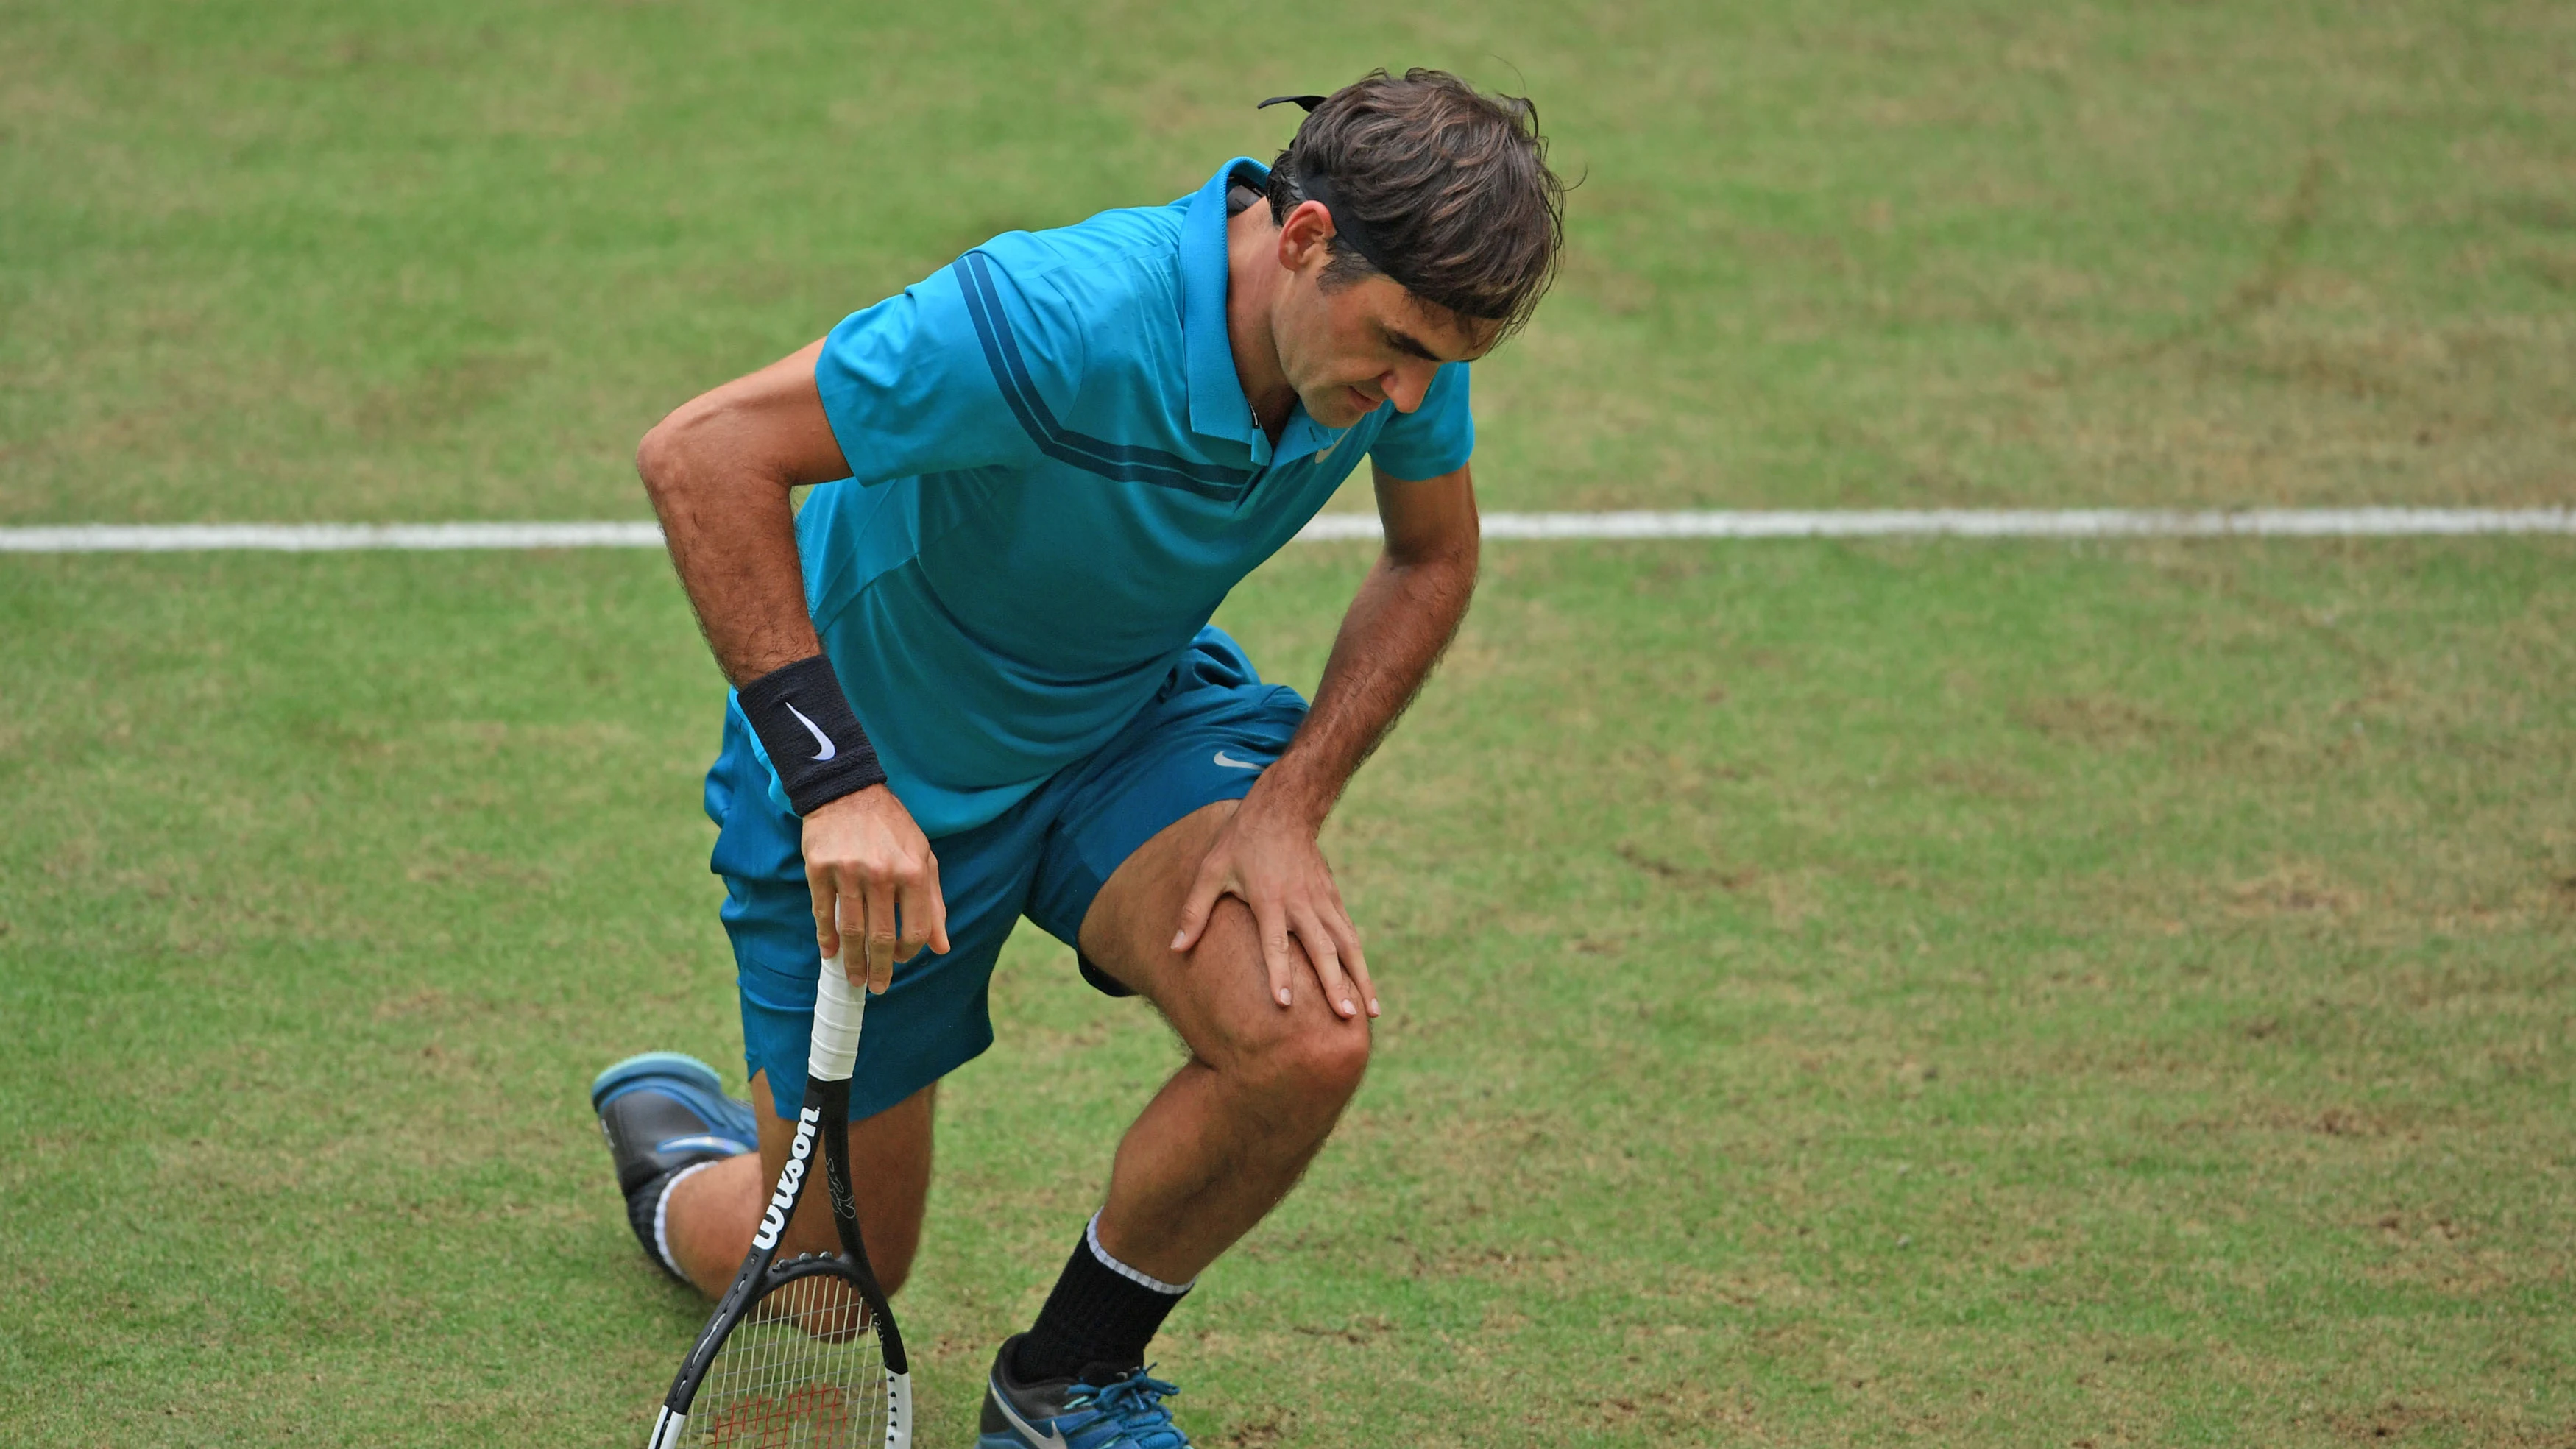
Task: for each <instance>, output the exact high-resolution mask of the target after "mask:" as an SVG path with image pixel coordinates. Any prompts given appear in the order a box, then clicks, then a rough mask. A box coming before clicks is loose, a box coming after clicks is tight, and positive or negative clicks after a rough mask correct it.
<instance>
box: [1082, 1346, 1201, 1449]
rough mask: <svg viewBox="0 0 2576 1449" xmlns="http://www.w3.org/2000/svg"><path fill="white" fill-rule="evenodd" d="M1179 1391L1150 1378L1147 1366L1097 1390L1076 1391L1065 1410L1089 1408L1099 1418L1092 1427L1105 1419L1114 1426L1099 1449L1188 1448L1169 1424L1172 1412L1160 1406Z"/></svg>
mask: <svg viewBox="0 0 2576 1449" xmlns="http://www.w3.org/2000/svg"><path fill="white" fill-rule="evenodd" d="M1180 1391H1181V1389H1180V1385H1178V1384H1171V1383H1165V1382H1164V1381H1163V1380H1161V1379H1158V1378H1156V1377H1154V1371H1153V1367H1152V1366H1151V1365H1147V1366H1146V1367H1144V1368H1140V1369H1138V1370H1136V1371H1135V1372H1134V1373H1132V1374H1129V1375H1127V1376H1126V1377H1125V1378H1122V1379H1116V1380H1113V1381H1111V1382H1109V1383H1107V1384H1104V1385H1102V1386H1100V1387H1099V1388H1096V1389H1086V1390H1082V1391H1077V1392H1076V1394H1075V1395H1074V1397H1073V1398H1072V1399H1070V1400H1068V1401H1067V1402H1066V1404H1065V1407H1066V1408H1068V1409H1071V1408H1087V1409H1090V1410H1092V1411H1093V1412H1094V1413H1095V1414H1097V1415H1098V1416H1099V1418H1097V1419H1095V1420H1093V1421H1092V1422H1093V1423H1094V1424H1097V1423H1100V1422H1101V1421H1103V1420H1105V1421H1107V1422H1109V1423H1111V1424H1114V1425H1116V1426H1117V1429H1118V1432H1117V1434H1116V1435H1115V1436H1113V1437H1112V1438H1110V1439H1109V1440H1107V1441H1106V1442H1105V1443H1104V1444H1103V1445H1102V1449H1109V1446H1111V1445H1116V1446H1119V1449H1124V1446H1127V1445H1131V1444H1132V1445H1134V1446H1135V1449H1190V1439H1189V1436H1188V1435H1186V1434H1184V1433H1182V1432H1181V1430H1180V1426H1179V1425H1177V1424H1174V1423H1173V1422H1172V1411H1171V1410H1170V1409H1167V1408H1165V1407H1163V1400H1165V1399H1168V1398H1170V1397H1172V1396H1173V1395H1175V1394H1177V1393H1179V1392H1180ZM1085 1427H1089V1426H1088V1425H1086V1426H1085Z"/></svg>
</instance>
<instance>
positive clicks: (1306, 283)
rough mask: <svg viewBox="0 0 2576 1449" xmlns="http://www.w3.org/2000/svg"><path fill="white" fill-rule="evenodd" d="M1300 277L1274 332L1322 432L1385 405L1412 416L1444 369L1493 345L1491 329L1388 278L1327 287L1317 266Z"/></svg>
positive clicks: (1282, 362)
mask: <svg viewBox="0 0 2576 1449" xmlns="http://www.w3.org/2000/svg"><path fill="white" fill-rule="evenodd" d="M1295 272H1296V275H1294V276H1293V277H1291V278H1290V279H1289V283H1288V286H1287V287H1286V289H1285V290H1284V291H1283V292H1282V293H1281V295H1280V298H1279V306H1278V310H1277V311H1276V312H1275V313H1274V314H1273V318H1272V324H1271V325H1272V333H1273V336H1274V338H1275V340H1276V342H1277V345H1278V348H1279V366H1280V370H1281V371H1283V372H1285V373H1286V374H1287V375H1288V382H1289V385H1290V386H1292V387H1294V388H1296V389H1297V397H1298V400H1299V401H1301V402H1303V403H1304V404H1305V405H1306V413H1307V415H1308V416H1309V417H1312V418H1313V419H1314V420H1315V421H1316V422H1319V423H1321V424H1323V425H1324V426H1325V427H1328V428H1347V427H1349V426H1351V425H1352V424H1353V423H1356V422H1358V421H1359V420H1360V419H1361V418H1363V417H1366V416H1367V415H1368V414H1369V412H1370V411H1371V410H1372V409H1374V408H1376V407H1377V405H1378V404H1379V403H1382V402H1392V403H1394V404H1395V410H1396V411H1397V412H1402V413H1409V412H1411V411H1413V410H1414V409H1415V408H1417V407H1420V406H1421V405H1422V395H1423V394H1424V393H1425V392H1427V391H1428V390H1429V389H1430V387H1431V375H1432V374H1433V373H1434V372H1436V371H1437V370H1438V369H1439V367H1440V364H1442V363H1444V362H1467V361H1473V360H1474V359H1476V358H1478V357H1482V356H1484V355H1485V353H1486V352H1487V351H1489V350H1490V349H1491V348H1492V347H1493V345H1494V342H1495V340H1496V339H1495V335H1494V334H1495V332H1496V330H1497V329H1496V328H1495V327H1494V326H1493V324H1491V323H1480V322H1474V321H1469V320H1466V319H1461V318H1459V317H1457V316H1455V315H1454V314H1451V313H1449V312H1447V311H1445V310H1443V309H1441V308H1437V307H1432V306H1428V305H1426V304H1424V303H1423V302H1421V301H1419V300H1417V299H1416V298H1415V297H1414V295H1413V294H1412V293H1410V292H1407V291H1406V290H1404V288H1402V287H1400V286H1398V285H1396V284H1395V283H1394V282H1392V281H1389V280H1388V279H1386V278H1385V277H1382V276H1374V275H1372V276H1370V277H1368V278H1366V279H1365V280H1362V281H1359V282H1354V283H1351V284H1348V285H1340V286H1330V287H1328V286H1326V285H1325V284H1324V282H1323V280H1322V273H1323V269H1322V267H1321V266H1319V265H1308V266H1303V267H1298V268H1296V269H1295Z"/></svg>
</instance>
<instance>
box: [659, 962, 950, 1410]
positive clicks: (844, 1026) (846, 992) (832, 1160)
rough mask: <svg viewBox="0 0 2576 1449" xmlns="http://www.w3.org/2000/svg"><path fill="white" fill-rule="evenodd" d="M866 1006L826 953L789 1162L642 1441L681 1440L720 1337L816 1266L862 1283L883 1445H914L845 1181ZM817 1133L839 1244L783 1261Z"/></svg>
mask: <svg viewBox="0 0 2576 1449" xmlns="http://www.w3.org/2000/svg"><path fill="white" fill-rule="evenodd" d="M866 1010H867V993H866V992H865V991H864V990H863V989H860V988H857V987H854V986H852V985H851V983H850V978H849V973H848V972H847V971H846V970H845V969H844V968H843V965H842V958H841V957H839V956H828V957H825V958H824V960H823V973H822V977H821V979H820V981H819V982H818V983H817V985H816V990H815V999H814V1030H813V1045H812V1049H811V1052H810V1054H809V1055H808V1057H807V1060H806V1069H805V1100H804V1101H803V1103H802V1104H801V1105H800V1106H799V1107H798V1109H797V1113H796V1136H795V1138H794V1139H793V1140H792V1141H791V1142H790V1143H789V1144H788V1149H787V1162H786V1165H785V1166H783V1167H781V1168H780V1169H779V1173H778V1182H777V1185H776V1187H775V1188H773V1189H772V1191H771V1192H770V1195H769V1202H768V1204H767V1206H766V1207H765V1208H764V1209H763V1210H762V1213H761V1220H760V1225H759V1226H758V1227H757V1228H755V1229H754V1230H753V1232H752V1239H751V1252H750V1253H749V1254H748V1255H747V1256H745V1257H744V1258H743V1260H742V1267H741V1269H740V1270H739V1271H737V1272H736V1273H735V1274H734V1275H733V1282H732V1284H731V1285H730V1286H728V1287H727V1288H726V1289H725V1291H724V1296H723V1297H721V1298H719V1299H717V1300H716V1311H715V1313H714V1314H713V1316H711V1317H709V1318H708V1319H707V1326H706V1327H705V1328H703V1329H700V1330H699V1331H698V1338H697V1342H696V1343H694V1344H692V1345H691V1346H690V1348H689V1356H688V1357H687V1358H685V1359H683V1360H681V1362H680V1372H679V1374H678V1375H677V1376H676V1377H674V1378H673V1379H672V1380H671V1391H670V1393H668V1394H666V1395H664V1396H663V1399H662V1409H661V1412H660V1413H659V1414H657V1415H656V1416H655V1417H654V1420H653V1436H652V1438H651V1439H649V1440H648V1441H646V1443H647V1449H678V1446H679V1444H680V1436H681V1435H682V1434H684V1433H685V1432H687V1430H688V1426H689V1407H690V1405H691V1404H692V1403H694V1402H695V1401H696V1399H697V1395H698V1388H699V1385H701V1384H702V1383H704V1382H705V1380H706V1376H707V1372H708V1370H710V1369H712V1368H713V1367H714V1366H715V1361H716V1355H717V1354H718V1353H719V1352H721V1351H722V1350H723V1348H724V1345H725V1340H726V1339H728V1338H730V1337H731V1336H732V1335H733V1331H734V1329H735V1328H737V1327H739V1326H740V1325H741V1324H742V1323H744V1322H745V1321H746V1320H747V1319H749V1318H750V1316H751V1314H752V1311H753V1310H754V1309H755V1308H757V1307H758V1306H759V1305H760V1301H761V1300H762V1299H763V1298H765V1297H767V1296H768V1295H769V1293H770V1292H772V1291H773V1290H775V1289H778V1288H783V1287H785V1286H786V1285H787V1284H789V1283H792V1282H795V1281H796V1280H798V1279H800V1278H809V1277H813V1276H815V1275H817V1274H830V1275H831V1276H834V1277H839V1278H842V1279H844V1280H845V1281H847V1282H848V1283H850V1284H851V1286H853V1287H854V1288H856V1289H857V1290H858V1294H859V1298H860V1301H861V1302H863V1303H865V1304H866V1305H867V1310H868V1320H869V1324H870V1331H872V1332H874V1333H875V1334H876V1335H877V1342H878V1346H879V1347H880V1348H881V1349H882V1350H883V1352H884V1356H885V1378H886V1382H885V1391H886V1437H885V1449H910V1446H911V1444H912V1365H911V1362H910V1360H909V1359H908V1358H907V1356H906V1355H905V1353H904V1348H903V1334H902V1332H901V1330H899V1329H897V1328H896V1326H895V1321H894V1310H893V1309H892V1308H890V1307H888V1306H887V1304H886V1296H885V1290H884V1289H883V1288H882V1287H880V1286H879V1285H878V1283H877V1275H876V1269H875V1268H874V1267H873V1266H871V1265H870V1264H869V1262H868V1251H867V1245H866V1243H865V1242H864V1241H863V1240H862V1239H861V1237H860V1235H859V1212H858V1203H857V1200H856V1199H855V1198H854V1197H853V1196H852V1194H851V1191H850V1146H849V1144H850V1070H851V1067H852V1066H853V1064H854V1063H855V1062H856V1061H857V1059H858V1053H859V1026H860V1022H861V1020H862V1018H863V1016H864V1015H865V1013H866ZM818 1139H819V1141H820V1144H821V1146H822V1150H823V1151H822V1156H823V1172H822V1176H823V1180H824V1196H825V1197H826V1198H828V1199H829V1200H830V1202H831V1205H832V1225H833V1227H834V1228H835V1229H837V1230H838V1233H839V1237H840V1240H841V1251H840V1253H839V1254H837V1255H829V1256H830V1257H831V1262H830V1263H829V1264H817V1263H816V1262H815V1260H814V1255H806V1256H800V1257H797V1258H793V1259H790V1260H789V1261H788V1262H786V1263H779V1262H778V1261H777V1258H778V1244H779V1242H780V1240H781V1239H783V1238H784V1237H785V1236H786V1235H787V1224H788V1223H789V1221H790V1220H792V1219H793V1218H794V1217H795V1215H796V1205H797V1203H798V1202H800V1201H802V1200H803V1198H804V1195H805V1189H806V1187H807V1186H808V1185H809V1184H810V1183H812V1181H813V1179H814V1176H815V1174H814V1171H813V1160H814V1149H815V1146H816V1143H817V1140H818Z"/></svg>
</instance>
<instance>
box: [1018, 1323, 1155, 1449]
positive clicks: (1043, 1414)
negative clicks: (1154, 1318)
mask: <svg viewBox="0 0 2576 1449" xmlns="http://www.w3.org/2000/svg"><path fill="white" fill-rule="evenodd" d="M1019 1341H1020V1340H1019V1336H1018V1335H1014V1336H1012V1338H1011V1339H1010V1340H1009V1341H1008V1342H1005V1343H1004V1344H1003V1345H1002V1351H1001V1352H1000V1353H999V1354H997V1355H995V1356H994V1359H993V1375H992V1377H991V1378H990V1379H989V1380H988V1381H986V1383H985V1385H984V1419H983V1424H982V1426H981V1428H982V1435H981V1437H979V1438H977V1439H976V1441H975V1449H1189V1445H1190V1437H1189V1436H1188V1435H1187V1434H1184V1433H1182V1432H1181V1427H1180V1425H1178V1424H1175V1423H1173V1422H1172V1411H1171V1410H1170V1409H1169V1408H1167V1407H1165V1405H1164V1402H1163V1401H1164V1400H1166V1399H1168V1398H1170V1397H1172V1396H1173V1395H1174V1394H1177V1393H1179V1392H1180V1389H1179V1388H1178V1387H1176V1386H1174V1385H1172V1384H1168V1383H1165V1382H1164V1381H1163V1380H1161V1379H1158V1378H1155V1377H1154V1376H1153V1372H1152V1370H1151V1369H1150V1368H1138V1369H1127V1370H1123V1371H1116V1372H1101V1371H1099V1370H1093V1371H1090V1372H1086V1373H1084V1374H1082V1375H1081V1376H1079V1377H1076V1378H1068V1379H1046V1380H1042V1381H1039V1382H1035V1383H1020V1382H1017V1381H1016V1380H1014V1379H1013V1378H1012V1377H1011V1350H1012V1348H1013V1347H1015V1346H1016V1345H1017V1344H1018V1343H1019ZM1095 1379H1097V1380H1098V1382H1094V1381H1093V1380H1095Z"/></svg>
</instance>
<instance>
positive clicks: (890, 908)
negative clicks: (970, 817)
mask: <svg viewBox="0 0 2576 1449" xmlns="http://www.w3.org/2000/svg"><path fill="white" fill-rule="evenodd" d="M822 351H823V344H822V343H820V342H816V343H814V344H812V345H811V346H808V347H804V348H801V349H799V350H797V351H796V352H794V353H792V354H790V355H789V356H787V357H785V358H782V359H780V360H779V361H777V362H774V363H772V364H770V365H769V366H767V367H764V368H762V369H760V370H759V371H758V372H755V373H752V374H750V375H749V376H746V377H740V378H736V379H735V380H734V381H732V382H729V383H726V384H725V385H724V386H722V387H719V388H717V389H715V390H714V391H713V392H710V393H707V394H705V395H704V396H701V397H699V398H696V399H695V400H693V401H691V402H689V403H687V404H685V405H684V406H682V407H680V408H679V409H678V410H677V411H675V412H673V413H672V414H671V415H670V416H669V417H667V418H664V419H663V420H662V421H661V422H660V423H658V424H656V425H655V426H654V428H653V430H652V431H651V432H649V433H646V434H645V435H644V442H643V445H642V446H641V447H639V448H637V449H636V453H635V468H636V471H637V472H638V473H639V474H641V475H642V477H643V479H644V490H645V492H646V493H647V494H649V495H650V496H651V497H652V500H653V511H654V512H655V513H657V514H659V515H660V516H661V519H662V532H663V535H664V537H665V538H666V539H667V540H668V541H669V545H670V549H671V565H672V567H673V568H674V569H675V570H676V571H677V572H678V573H679V576H680V586H681V587H682V588H683V589H685V590H687V592H688V595H689V604H690V606H691V607H692V608H694V609H695V610H696V611H697V615H698V628H699V630H700V631H701V632H703V633H704V634H705V635H706V637H707V646H708V647H709V648H710V649H712V650H714V651H715V656H716V664H717V666H718V667H719V668H721V669H723V670H724V673H725V677H726V678H727V679H729V680H731V681H732V682H733V683H734V684H735V685H736V686H737V687H739V686H741V685H745V684H749V683H751V682H752V681H754V680H757V679H759V678H761V677H762V676H763V675H766V674H769V673H770V672H772V671H773V670H777V669H779V668H782V667H784V666H786V665H789V664H793V663H796V662H797V661H799V660H803V659H811V658H813V657H814V656H816V655H818V654H820V653H822V652H823V646H822V641H821V639H820V638H819V637H818V636H817V635H816V634H815V632H814V619H813V615H812V614H811V613H810V612H809V611H808V610H807V608H806V605H805V578H804V572H803V570H802V569H801V568H800V567H799V565H798V562H797V556H796V511H795V507H794V505H793V503H792V502H791V495H790V490H791V489H794V488H797V487H799V486H802V485H805V484H812V483H828V482H831V481H833V480H835V479H839V478H846V477H849V476H850V467H849V463H848V461H847V459H846V458H844V457H843V455H842V452H841V445H840V442H839V440H838V439H836V438H835V437H834V436H833V434H832V425H831V422H830V420H829V419H828V418H826V417H825V416H824V413H823V399H822V395H821V394H820V392H819V391H817V389H816V388H815V385H814V365H815V361H816V359H817V358H818V357H820V356H821V354H822ZM804 854H805V874H806V883H807V885H808V886H809V887H810V888H811V890H812V892H813V898H814V935H815V941H816V945H817V948H818V949H819V950H820V951H821V952H822V954H824V955H826V956H830V955H834V954H836V953H838V952H839V951H840V950H841V941H840V937H841V934H842V933H843V932H844V931H845V930H846V931H849V932H853V933H858V934H860V935H861V936H862V938H863V939H864V940H865V942H866V948H867V949H866V968H867V969H866V975H867V981H868V985H869V987H870V989H872V990H876V991H883V990H884V989H885V987H886V983H887V982H888V981H889V980H890V979H891V978H892V974H893V970H894V963H895V962H896V961H897V960H900V959H904V958H908V957H910V956H911V955H912V954H913V953H914V952H916V951H918V950H920V949H921V947H922V946H923V945H924V944H928V945H929V946H931V947H932V948H933V949H935V950H938V951H942V952H944V951H946V950H947V949H948V926H947V910H946V905H945V902H944V901H942V899H941V898H940V892H939V863H938V861H937V860H936V859H935V858H934V857H933V856H932V854H931V851H930V842H929V841H928V840H927V839H926V838H924V837H923V835H922V833H921V828H920V826H918V825H917V824H915V823H914V821H913V819H912V815H911V813H910V812H909V811H907V810H905V809H904V808H903V805H902V802H900V801H898V800H896V799H895V798H894V793H893V792H892V791H890V790H888V789H886V788H885V787H884V786H883V785H875V786H870V787H869V788H867V789H864V790H859V791H857V792H855V793H853V794H848V795H843V796H841V797H839V798H838V799H835V800H831V801H829V802H827V803H825V804H823V805H820V806H818V807H816V808H814V809H812V810H810V811H807V812H806V813H805V828H804ZM898 906H900V908H901V909H900V921H901V925H902V929H901V930H900V931H898V929H897V920H898V910H897V907H898Z"/></svg>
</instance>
